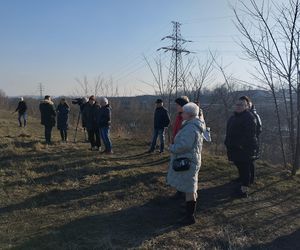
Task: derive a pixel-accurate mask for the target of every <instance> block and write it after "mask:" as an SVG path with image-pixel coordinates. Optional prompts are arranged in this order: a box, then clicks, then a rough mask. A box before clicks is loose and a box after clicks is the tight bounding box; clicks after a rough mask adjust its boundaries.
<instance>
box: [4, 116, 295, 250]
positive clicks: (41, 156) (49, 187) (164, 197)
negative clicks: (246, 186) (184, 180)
mask: <svg viewBox="0 0 300 250" xmlns="http://www.w3.org/2000/svg"><path fill="white" fill-rule="evenodd" d="M14 118H15V117H14ZM42 134H43V131H42V127H41V126H40V125H39V122H38V121H37V120H31V121H30V122H29V127H28V128H27V129H26V130H19V128H18V127H17V122H16V119H12V117H11V115H10V114H9V113H8V112H4V111H0V150H1V151H0V152H1V160H0V182H1V189H0V204H1V205H0V217H1V220H0V221H1V223H0V249H11V248H12V249H124V248H141V249H147V248H149V249H160V248H167V249H181V248H186V249H280V250H282V249H300V241H299V238H300V178H299V177H290V176H289V173H288V172H287V171H284V170H282V167H280V166H271V165H268V164H266V163H263V162H260V163H259V165H258V179H257V182H256V184H255V185H254V187H253V188H252V190H251V195H250V197H249V198H248V199H241V200H239V199H234V198H232V191H233V190H234V188H235V185H236V184H234V183H233V182H231V180H232V179H234V178H236V170H235V168H234V167H232V166H231V165H230V164H228V162H227V161H226V159H225V158H222V157H215V156H211V155H204V156H203V165H202V168H201V171H200V178H199V181H200V183H199V184H200V190H199V200H198V206H197V218H198V222H197V224H195V225H193V226H190V227H183V228H177V227H175V226H174V224H175V221H176V220H177V219H178V218H179V217H180V216H181V204H178V202H176V201H173V200H171V199H170V196H171V195H172V194H173V193H174V191H173V190H172V189H171V188H169V187H167V186H166V184H165V177H166V172H167V166H168V154H164V155H162V156H160V155H156V154H150V155H149V154H144V152H145V151H146V150H147V147H148V146H147V143H146V142H143V141H138V140H130V139H122V138H114V140H113V144H114V151H115V154H114V155H111V156H106V155H105V156H104V155H101V154H99V153H96V152H90V151H88V144H86V143H77V144H73V143H69V144H60V143H59V142H58V133H57V132H56V131H55V140H56V142H55V143H54V145H53V146H50V147H49V148H45V146H44V145H43V144H42V143H41V142H40V141H41V140H42Z"/></svg>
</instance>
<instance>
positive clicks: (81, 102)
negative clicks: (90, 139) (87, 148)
mask: <svg viewBox="0 0 300 250" xmlns="http://www.w3.org/2000/svg"><path fill="white" fill-rule="evenodd" d="M87 102H88V100H87V98H85V97H79V98H74V99H72V104H74V105H78V106H79V112H78V118H77V124H76V127H75V133H74V143H76V141H77V131H78V125H79V122H80V120H82V127H83V132H84V138H85V141H87V138H86V132H85V130H86V129H85V120H84V118H83V116H82V112H83V110H84V107H85V105H86V103H87Z"/></svg>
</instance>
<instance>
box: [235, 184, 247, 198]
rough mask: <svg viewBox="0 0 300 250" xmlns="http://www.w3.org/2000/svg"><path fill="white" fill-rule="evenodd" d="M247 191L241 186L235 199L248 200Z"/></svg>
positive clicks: (245, 187)
mask: <svg viewBox="0 0 300 250" xmlns="http://www.w3.org/2000/svg"><path fill="white" fill-rule="evenodd" d="M248 190H249V188H248V187H247V186H241V188H240V189H239V190H238V192H237V198H248Z"/></svg>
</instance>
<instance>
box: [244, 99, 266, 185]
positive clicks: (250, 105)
mask: <svg viewBox="0 0 300 250" xmlns="http://www.w3.org/2000/svg"><path fill="white" fill-rule="evenodd" d="M240 100H245V101H246V102H247V104H248V110H249V111H250V112H251V113H252V115H253V116H254V117H255V120H256V130H255V136H256V140H257V148H256V155H255V157H254V159H253V161H252V162H251V165H250V173H251V176H250V184H253V183H254V181H255V160H257V159H259V157H260V147H259V146H260V143H259V136H260V134H261V132H262V121H261V118H260V116H259V114H258V113H257V111H256V108H255V106H254V104H253V102H252V101H251V99H250V98H249V97H248V96H242V97H240Z"/></svg>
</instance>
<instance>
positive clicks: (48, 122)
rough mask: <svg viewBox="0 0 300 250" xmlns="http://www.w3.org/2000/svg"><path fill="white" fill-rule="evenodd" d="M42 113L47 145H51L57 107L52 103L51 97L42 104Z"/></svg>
mask: <svg viewBox="0 0 300 250" xmlns="http://www.w3.org/2000/svg"><path fill="white" fill-rule="evenodd" d="M39 108H40V112H41V124H42V125H44V126H45V139H46V144H51V132H52V128H53V127H54V126H55V117H56V113H55V107H54V103H53V102H52V101H51V97H50V96H49V95H46V96H45V99H44V100H43V101H42V102H41V103H40V106H39Z"/></svg>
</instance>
